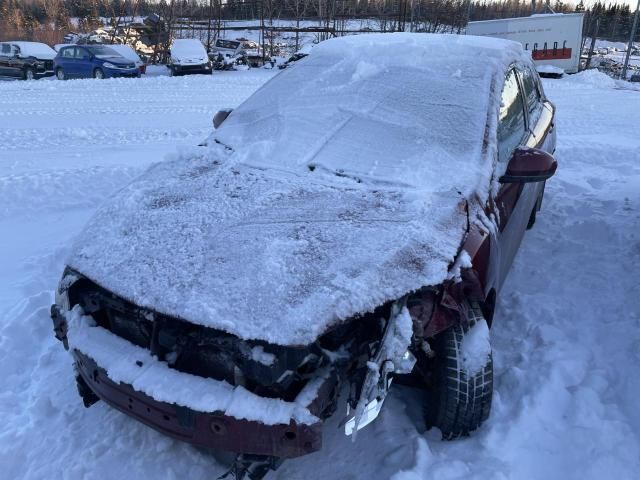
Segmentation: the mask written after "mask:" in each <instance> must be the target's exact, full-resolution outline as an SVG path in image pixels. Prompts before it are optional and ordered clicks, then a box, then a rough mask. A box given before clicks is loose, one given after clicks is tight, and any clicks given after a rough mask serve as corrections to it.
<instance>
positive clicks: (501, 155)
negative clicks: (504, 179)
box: [498, 70, 525, 162]
mask: <svg viewBox="0 0 640 480" xmlns="http://www.w3.org/2000/svg"><path fill="white" fill-rule="evenodd" d="M524 134H525V126H524V102H523V100H522V94H521V92H520V86H519V85H518V77H517V76H516V72H515V70H510V71H509V73H508V74H507V78H506V80H505V82H504V88H503V89H502V98H501V101H500V118H499V120H498V161H500V162H508V161H509V159H510V158H511V155H512V153H513V151H514V150H515V148H516V147H517V146H518V145H520V144H521V143H522V140H523V138H524Z"/></svg>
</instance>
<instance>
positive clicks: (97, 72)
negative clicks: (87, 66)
mask: <svg viewBox="0 0 640 480" xmlns="http://www.w3.org/2000/svg"><path fill="white" fill-rule="evenodd" d="M96 78H100V79H102V78H104V74H103V73H102V70H96Z"/></svg>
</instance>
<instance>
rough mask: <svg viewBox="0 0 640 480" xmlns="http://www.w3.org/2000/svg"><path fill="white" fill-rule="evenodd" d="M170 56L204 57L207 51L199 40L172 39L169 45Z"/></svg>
mask: <svg viewBox="0 0 640 480" xmlns="http://www.w3.org/2000/svg"><path fill="white" fill-rule="evenodd" d="M171 56H172V57H174V58H186V57H196V58H206V57H207V51H206V50H205V49H204V45H202V42H201V41H200V40H195V39H188V38H185V39H178V40H174V42H173V45H171Z"/></svg>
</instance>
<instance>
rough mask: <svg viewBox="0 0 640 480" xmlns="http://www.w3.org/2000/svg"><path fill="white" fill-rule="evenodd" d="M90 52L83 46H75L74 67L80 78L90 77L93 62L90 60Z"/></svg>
mask: <svg viewBox="0 0 640 480" xmlns="http://www.w3.org/2000/svg"><path fill="white" fill-rule="evenodd" d="M91 57H92V55H91V53H89V50H87V49H86V48H84V47H76V55H75V59H76V66H77V67H76V68H77V75H78V76H79V77H81V78H90V77H92V76H93V63H92V62H91Z"/></svg>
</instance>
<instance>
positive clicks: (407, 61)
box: [69, 35, 530, 345]
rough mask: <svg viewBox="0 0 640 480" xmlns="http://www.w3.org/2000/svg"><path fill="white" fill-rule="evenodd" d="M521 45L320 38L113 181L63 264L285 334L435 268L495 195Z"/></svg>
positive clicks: (244, 330) (360, 309) (137, 297)
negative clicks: (183, 143) (218, 117)
mask: <svg viewBox="0 0 640 480" xmlns="http://www.w3.org/2000/svg"><path fill="white" fill-rule="evenodd" d="M521 53H522V47H521V46H520V44H518V43H515V42H509V41H505V40H497V39H491V38H471V37H460V36H453V35H452V36H435V35H433V36H429V35H367V36H362V37H348V38H342V39H338V40H335V41H334V40H332V41H328V42H326V43H325V44H322V45H320V46H318V47H316V48H315V49H314V53H313V55H311V56H310V57H308V58H305V59H303V60H301V61H300V68H298V66H296V68H294V69H291V71H285V72H284V73H281V74H279V75H277V76H275V77H274V78H273V79H272V80H271V81H270V82H269V83H268V84H267V85H266V86H264V87H263V88H262V89H260V90H258V91H257V92H256V93H255V94H254V95H253V96H252V97H251V98H249V99H248V100H247V101H246V102H245V103H243V104H242V105H241V106H240V107H239V108H238V109H237V110H235V111H234V112H233V113H232V114H231V115H230V116H229V118H228V119H227V120H226V122H225V123H224V124H223V126H222V128H220V130H219V131H218V132H216V134H215V138H216V139H218V142H210V144H209V146H208V147H199V148H194V149H193V151H190V152H184V153H183V154H181V156H180V157H179V158H177V159H175V160H173V161H171V162H164V163H160V164H157V165H155V166H153V167H152V168H151V169H150V170H149V171H147V173H145V174H144V175H142V176H141V177H139V178H138V179H137V180H136V181H135V182H133V183H132V184H131V185H129V186H128V187H127V188H125V189H123V190H122V191H120V192H119V193H118V194H117V195H116V197H115V198H114V199H113V200H112V201H111V202H110V203H108V204H106V205H105V206H103V208H101V209H100V210H99V211H98V213H97V214H96V216H95V217H94V218H93V219H92V220H91V222H90V223H89V224H88V225H87V227H86V228H85V230H84V232H83V233H82V234H81V235H80V237H79V238H78V241H77V244H76V246H75V248H74V253H73V255H72V256H71V258H70V260H69V266H70V267H71V268H73V269H74V270H76V271H78V272H79V273H81V274H83V275H85V276H86V277H88V278H89V279H91V280H93V281H94V282H96V283H97V284H99V285H101V286H102V287H104V288H106V289H107V290H110V291H111V292H113V293H115V294H117V295H119V296H121V297H123V298H125V299H127V300H129V301H131V302H133V303H135V304H136V305H139V306H141V307H143V308H149V309H151V310H154V311H156V312H159V313H161V314H166V315H170V316H174V317H178V318H182V319H184V320H187V321H189V322H192V323H196V324H201V325H205V326H209V327H212V328H216V329H219V330H223V331H226V332H229V333H231V334H234V335H237V336H239V337H241V338H244V339H258V340H264V341H267V342H271V343H275V344H280V345H304V344H308V343H310V342H312V341H314V340H315V339H316V338H317V337H318V336H320V335H321V334H322V333H324V332H325V331H326V330H327V329H328V328H329V327H330V326H332V325H335V324H337V323H339V322H341V321H343V320H345V319H348V318H351V317H353V316H354V315H356V314H359V313H365V312H369V311H372V310H374V309H375V308H376V307H378V306H380V305H382V304H384V303H386V302H388V301H391V300H394V299H397V298H400V297H401V296H403V295H405V294H407V293H409V292H411V291H413V290H416V289H419V288H421V287H423V286H427V285H437V284H440V283H442V282H443V281H444V280H446V279H448V278H451V277H452V271H453V270H455V269H452V266H453V264H454V260H455V259H456V255H457V253H458V251H459V248H460V245H461V242H462V240H463V239H464V235H465V232H466V231H467V227H468V220H469V218H468V216H467V215H468V214H467V210H466V208H465V206H466V203H467V201H468V200H469V199H471V198H472V197H473V198H478V199H479V201H480V202H483V201H484V199H486V197H487V195H488V190H489V185H490V176H491V174H492V170H493V162H494V159H495V157H496V155H495V149H496V146H495V144H494V142H493V141H491V138H495V128H496V123H497V117H498V108H499V105H498V103H499V100H498V97H499V92H500V89H501V87H502V82H503V79H504V75H503V72H504V71H505V70H506V68H507V66H508V65H509V64H510V63H511V62H513V61H517V60H518V59H519V58H523V59H524V60H523V61H526V57H524V56H521ZM528 61H529V62H530V60H528ZM496 91H497V92H498V94H495V92H496ZM225 145H226V147H225ZM471 216H472V215H471ZM471 221H474V219H473V218H471Z"/></svg>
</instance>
